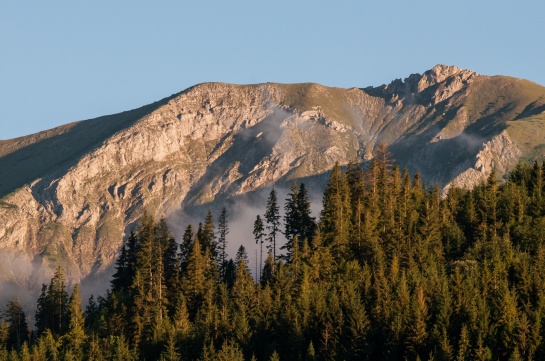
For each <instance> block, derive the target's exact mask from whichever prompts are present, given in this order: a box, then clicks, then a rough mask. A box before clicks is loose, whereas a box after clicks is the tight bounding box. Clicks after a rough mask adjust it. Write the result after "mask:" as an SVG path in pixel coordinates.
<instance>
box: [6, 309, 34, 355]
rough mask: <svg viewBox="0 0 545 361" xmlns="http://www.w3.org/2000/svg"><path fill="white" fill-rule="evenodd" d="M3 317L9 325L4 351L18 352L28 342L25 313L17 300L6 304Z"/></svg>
mask: <svg viewBox="0 0 545 361" xmlns="http://www.w3.org/2000/svg"><path fill="white" fill-rule="evenodd" d="M3 317H4V319H5V320H6V322H7V323H8V325H9V326H8V330H7V340H6V344H5V346H6V349H7V350H20V349H21V347H22V346H23V344H24V343H25V342H28V340H29V338H28V336H29V328H28V324H27V321H26V315H25V312H24V311H23V308H22V307H21V304H20V303H19V300H18V299H13V300H11V301H9V302H8V304H7V305H6V309H5V311H4V312H3Z"/></svg>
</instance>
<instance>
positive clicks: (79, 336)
mask: <svg viewBox="0 0 545 361" xmlns="http://www.w3.org/2000/svg"><path fill="white" fill-rule="evenodd" d="M68 318H69V325H68V333H67V334H66V340H67V343H66V347H67V349H68V350H70V352H71V354H72V355H73V357H74V359H76V360H81V359H82V358H83V346H84V342H85V338H86V336H85V330H84V326H85V319H84V318H83V311H82V309H81V300H80V291H79V285H78V284H76V286H75V287H74V291H73V292H72V295H71V296H70V301H69V302H68Z"/></svg>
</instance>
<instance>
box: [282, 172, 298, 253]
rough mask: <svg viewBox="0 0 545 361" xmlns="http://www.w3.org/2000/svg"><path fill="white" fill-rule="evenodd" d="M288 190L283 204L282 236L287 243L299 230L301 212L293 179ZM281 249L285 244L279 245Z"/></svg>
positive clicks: (284, 247)
mask: <svg viewBox="0 0 545 361" xmlns="http://www.w3.org/2000/svg"><path fill="white" fill-rule="evenodd" d="M290 191H291V192H290V193H288V198H287V199H286V204H285V206H284V211H285V212H284V214H285V215H284V236H286V239H287V240H288V243H287V244H289V241H291V240H292V239H293V237H294V236H295V235H297V234H299V233H300V230H301V213H300V211H299V202H298V198H297V196H298V193H297V183H296V182H295V181H293V183H292V185H291V187H290ZM281 249H286V246H283V247H281ZM288 252H289V250H288Z"/></svg>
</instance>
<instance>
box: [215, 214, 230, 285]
mask: <svg viewBox="0 0 545 361" xmlns="http://www.w3.org/2000/svg"><path fill="white" fill-rule="evenodd" d="M218 234H219V237H218V265H219V268H220V277H221V278H222V279H224V278H225V267H226V266H227V258H226V249H227V235H228V234H229V226H228V224H227V210H226V209H225V207H223V208H222V209H221V213H220V216H219V218H218Z"/></svg>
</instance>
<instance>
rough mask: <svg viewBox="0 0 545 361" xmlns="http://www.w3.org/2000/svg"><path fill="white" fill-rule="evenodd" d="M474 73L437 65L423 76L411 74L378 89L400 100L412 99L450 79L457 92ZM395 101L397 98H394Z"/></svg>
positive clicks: (454, 67)
mask: <svg viewBox="0 0 545 361" xmlns="http://www.w3.org/2000/svg"><path fill="white" fill-rule="evenodd" d="M477 75H479V74H477V73H476V72H474V71H471V70H464V69H462V68H459V67H457V66H451V65H443V64H437V65H436V66H434V67H433V68H432V69H430V70H428V71H426V72H424V74H419V73H415V74H411V75H409V76H408V77H407V78H405V79H404V80H402V79H396V80H394V81H392V82H391V83H390V84H388V85H383V86H382V87H379V89H380V90H381V92H382V93H383V94H387V95H389V96H391V95H397V96H399V97H401V98H407V97H412V96H414V95H415V94H418V93H421V92H423V91H424V90H426V89H428V88H430V87H433V86H437V85H439V84H441V83H443V82H446V81H448V80H449V78H451V79H452V80H453V82H454V83H456V85H458V86H455V88H456V89H458V90H459V88H460V85H463V84H465V83H468V82H467V80H469V79H470V78H473V77H474V76H477ZM395 99H397V97H395Z"/></svg>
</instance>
